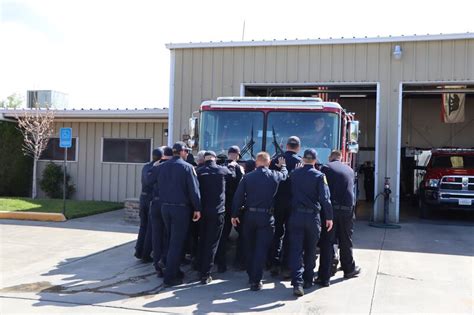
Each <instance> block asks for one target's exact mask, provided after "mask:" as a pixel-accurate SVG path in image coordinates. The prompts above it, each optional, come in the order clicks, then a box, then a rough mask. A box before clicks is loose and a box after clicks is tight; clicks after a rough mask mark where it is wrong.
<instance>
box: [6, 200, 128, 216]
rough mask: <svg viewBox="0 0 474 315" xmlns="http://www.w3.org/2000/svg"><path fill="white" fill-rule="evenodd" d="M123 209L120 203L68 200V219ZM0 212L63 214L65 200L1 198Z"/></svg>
mask: <svg viewBox="0 0 474 315" xmlns="http://www.w3.org/2000/svg"><path fill="white" fill-rule="evenodd" d="M122 208H123V204H122V203H118V202H109V201H81V200H66V217H67V218H68V219H74V218H80V217H86V216H89V215H93V214H98V213H102V212H107V211H112V210H117V209H122ZM0 211H32V212H53V213H61V212H62V211H63V200H62V199H31V198H22V197H0Z"/></svg>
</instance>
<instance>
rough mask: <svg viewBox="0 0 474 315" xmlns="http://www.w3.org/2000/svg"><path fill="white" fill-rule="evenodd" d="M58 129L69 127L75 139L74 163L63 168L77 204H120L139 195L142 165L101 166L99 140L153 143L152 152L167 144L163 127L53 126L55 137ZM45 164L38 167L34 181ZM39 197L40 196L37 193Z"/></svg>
mask: <svg viewBox="0 0 474 315" xmlns="http://www.w3.org/2000/svg"><path fill="white" fill-rule="evenodd" d="M61 127H71V128H72V132H73V137H78V140H77V141H78V152H77V161H76V162H68V165H67V167H68V173H69V174H70V175H71V177H72V181H73V183H74V185H75V186H76V194H75V195H74V199H80V200H106V201H119V202H122V201H123V200H124V199H126V198H133V197H138V196H139V194H140V189H141V184H140V176H141V174H140V173H141V169H142V167H143V164H128V163H127V164H125V163H102V162H101V157H102V155H101V154H102V138H132V139H133V138H140V139H153V140H152V147H153V148H155V147H158V146H162V145H166V143H167V137H166V136H165V134H164V129H166V128H168V127H167V124H166V123H152V122H149V123H144V122H56V123H55V133H56V136H58V132H59V128H61ZM47 163H48V162H45V161H40V162H39V163H38V178H41V174H42V171H43V169H44V167H45V165H46V164H47ZM59 163H61V162H59ZM61 164H62V163H61ZM41 196H44V193H42V192H40V197H41Z"/></svg>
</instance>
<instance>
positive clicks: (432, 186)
mask: <svg viewBox="0 0 474 315" xmlns="http://www.w3.org/2000/svg"><path fill="white" fill-rule="evenodd" d="M423 169H425V170H426V173H425V175H424V176H423V180H422V182H421V184H420V188H419V206H420V214H421V216H422V217H428V216H429V213H430V211H431V210H432V209H433V208H446V209H463V210H474V149H435V150H432V152H431V157H430V158H429V161H428V163H427V164H426V167H423Z"/></svg>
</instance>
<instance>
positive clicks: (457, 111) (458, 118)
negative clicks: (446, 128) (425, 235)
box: [441, 93, 466, 123]
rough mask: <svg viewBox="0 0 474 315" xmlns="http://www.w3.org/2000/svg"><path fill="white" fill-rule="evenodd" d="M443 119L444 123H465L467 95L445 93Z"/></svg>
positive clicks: (443, 95)
mask: <svg viewBox="0 0 474 315" xmlns="http://www.w3.org/2000/svg"><path fill="white" fill-rule="evenodd" d="M442 97H443V104H442V105H443V107H442V112H441V115H442V119H443V122H444V123H462V122H464V116H465V115H464V105H465V101H466V94H464V93H443V94H442Z"/></svg>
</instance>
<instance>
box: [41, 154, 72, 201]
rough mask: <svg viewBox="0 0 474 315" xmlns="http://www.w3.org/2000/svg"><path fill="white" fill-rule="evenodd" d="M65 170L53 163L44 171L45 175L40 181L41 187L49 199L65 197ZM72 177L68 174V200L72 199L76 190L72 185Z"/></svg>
mask: <svg viewBox="0 0 474 315" xmlns="http://www.w3.org/2000/svg"><path fill="white" fill-rule="evenodd" d="M63 176H64V172H63V168H62V167H61V166H59V165H57V164H54V163H52V162H50V163H48V165H46V167H45V169H44V170H43V175H42V178H41V180H40V187H41V190H43V191H44V192H45V193H46V195H47V196H48V197H49V198H62V197H63ZM70 180H71V176H70V175H69V174H67V173H66V198H68V199H69V198H70V197H71V196H72V195H73V194H74V192H75V191H76V188H75V187H74V185H72V184H70V183H69V181H70Z"/></svg>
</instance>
